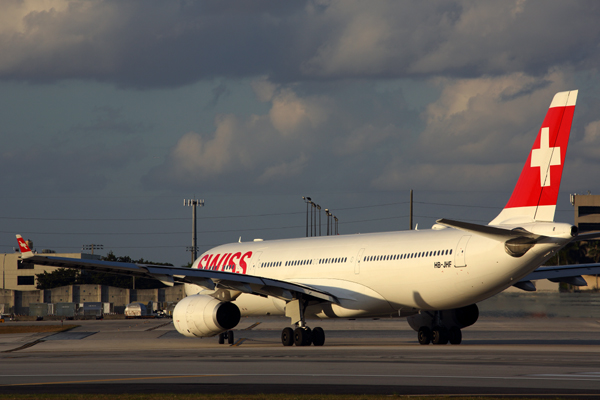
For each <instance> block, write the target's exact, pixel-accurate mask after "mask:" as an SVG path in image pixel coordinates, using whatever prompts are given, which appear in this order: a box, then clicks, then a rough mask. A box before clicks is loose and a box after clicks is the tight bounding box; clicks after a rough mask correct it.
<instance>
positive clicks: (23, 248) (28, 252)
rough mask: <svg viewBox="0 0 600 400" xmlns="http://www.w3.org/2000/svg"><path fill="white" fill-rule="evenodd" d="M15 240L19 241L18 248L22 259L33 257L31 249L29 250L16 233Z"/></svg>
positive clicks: (23, 240)
mask: <svg viewBox="0 0 600 400" xmlns="http://www.w3.org/2000/svg"><path fill="white" fill-rule="evenodd" d="M17 242H19V250H20V251H21V257H22V258H23V259H25V258H31V257H33V251H31V249H30V248H29V245H28V244H27V242H26V241H25V239H23V237H22V236H21V235H17Z"/></svg>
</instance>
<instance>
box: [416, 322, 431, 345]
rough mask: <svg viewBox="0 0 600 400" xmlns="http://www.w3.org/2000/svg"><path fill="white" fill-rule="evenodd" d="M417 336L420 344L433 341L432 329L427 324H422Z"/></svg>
mask: <svg viewBox="0 0 600 400" xmlns="http://www.w3.org/2000/svg"><path fill="white" fill-rule="evenodd" d="M417 337H418V338H419V343H420V344H429V343H430V342H431V330H430V329H429V328H428V327H426V326H422V327H420V328H419V333H417Z"/></svg>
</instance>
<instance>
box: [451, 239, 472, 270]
mask: <svg viewBox="0 0 600 400" xmlns="http://www.w3.org/2000/svg"><path fill="white" fill-rule="evenodd" d="M469 239H471V236H470V235H467V236H463V237H461V238H460V240H459V242H458V246H456V251H455V253H454V266H455V267H456V268H462V267H466V266H467V262H466V257H465V256H466V254H465V253H466V250H467V243H469Z"/></svg>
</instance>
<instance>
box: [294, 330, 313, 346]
mask: <svg viewBox="0 0 600 400" xmlns="http://www.w3.org/2000/svg"><path fill="white" fill-rule="evenodd" d="M310 336H311V330H310V328H296V329H295V330H294V344H295V345H296V346H310V342H311V340H310Z"/></svg>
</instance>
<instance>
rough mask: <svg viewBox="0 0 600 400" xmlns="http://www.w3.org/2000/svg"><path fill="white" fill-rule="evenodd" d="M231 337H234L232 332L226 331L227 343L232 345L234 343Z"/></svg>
mask: <svg viewBox="0 0 600 400" xmlns="http://www.w3.org/2000/svg"><path fill="white" fill-rule="evenodd" d="M233 337H234V336H233V331H227V343H229V344H233V343H234V339H233Z"/></svg>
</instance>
